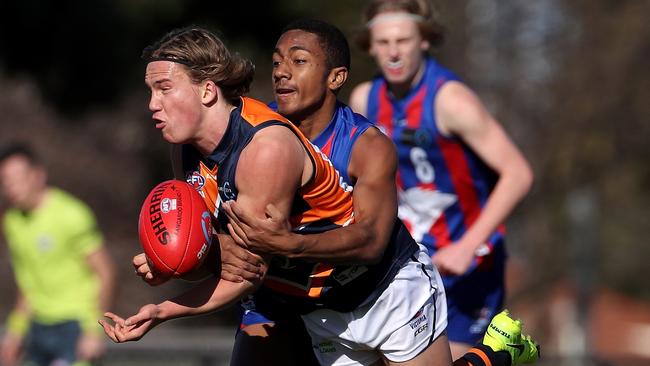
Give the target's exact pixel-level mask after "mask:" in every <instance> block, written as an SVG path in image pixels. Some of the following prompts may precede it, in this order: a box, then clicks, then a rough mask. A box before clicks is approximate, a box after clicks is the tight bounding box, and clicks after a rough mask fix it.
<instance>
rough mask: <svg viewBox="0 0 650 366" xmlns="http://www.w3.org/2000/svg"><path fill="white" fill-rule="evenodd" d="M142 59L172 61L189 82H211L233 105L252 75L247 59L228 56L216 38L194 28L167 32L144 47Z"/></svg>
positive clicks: (246, 89) (252, 69)
mask: <svg viewBox="0 0 650 366" xmlns="http://www.w3.org/2000/svg"><path fill="white" fill-rule="evenodd" d="M142 58H143V59H145V60H146V61H148V62H152V61H172V62H176V63H179V64H182V65H184V66H185V67H186V68H187V70H188V74H189V76H190V78H191V79H192V81H193V82H195V83H200V82H202V81H205V80H212V81H213V82H214V83H215V84H216V85H217V86H219V87H220V88H221V91H222V93H223V94H224V97H225V98H226V99H227V100H228V101H230V102H231V103H233V104H234V103H237V101H238V99H239V97H241V96H242V95H244V94H246V93H247V92H248V91H249V90H250V84H251V83H252V81H253V75H254V73H255V66H254V65H253V63H252V62H251V61H250V60H248V59H245V58H242V57H241V56H240V55H239V54H237V53H235V54H232V53H230V51H229V50H228V48H227V47H226V46H225V45H224V43H223V42H222V41H221V39H219V37H217V36H216V35H215V34H213V33H212V32H210V31H208V30H206V29H202V28H198V27H188V28H182V29H177V30H173V31H171V32H169V33H168V34H166V35H165V36H164V37H163V38H161V39H160V40H159V41H158V42H156V43H154V44H153V45H151V46H148V47H147V48H145V49H144V51H143V53H142Z"/></svg>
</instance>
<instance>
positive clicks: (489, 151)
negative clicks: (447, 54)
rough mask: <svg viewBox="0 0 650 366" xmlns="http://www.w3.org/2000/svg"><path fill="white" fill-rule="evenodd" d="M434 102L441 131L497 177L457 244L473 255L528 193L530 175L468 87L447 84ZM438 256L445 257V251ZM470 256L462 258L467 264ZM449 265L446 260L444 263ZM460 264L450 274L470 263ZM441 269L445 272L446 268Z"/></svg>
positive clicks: (506, 138) (513, 146)
mask: <svg viewBox="0 0 650 366" xmlns="http://www.w3.org/2000/svg"><path fill="white" fill-rule="evenodd" d="M435 103H436V111H437V114H436V119H437V121H438V127H439V128H440V130H441V132H443V133H446V134H450V135H451V134H453V135H456V136H458V137H460V138H461V139H462V140H463V141H464V142H465V143H467V144H468V145H469V146H470V148H471V149H472V150H473V151H474V152H475V153H476V154H477V155H478V156H479V157H480V158H481V159H482V160H483V161H484V162H485V163H486V164H487V165H488V166H489V167H491V168H492V169H493V170H494V171H495V172H496V173H497V174H498V175H499V178H498V181H497V183H496V186H495V187H494V190H493V191H492V193H491V194H490V197H489V198H488V200H487V202H486V204H485V206H484V208H483V211H482V212H481V214H480V215H479V217H478V219H477V220H476V222H475V223H474V224H473V225H472V226H471V227H470V228H469V229H468V230H467V232H466V233H465V235H464V236H463V237H462V238H461V239H460V240H459V243H458V244H460V245H459V246H458V248H457V249H458V250H463V251H465V252H466V253H471V256H473V253H474V252H475V251H476V249H477V248H478V247H479V246H480V245H481V244H483V243H485V241H486V240H487V238H488V237H489V235H490V234H491V233H493V232H494V230H496V228H497V227H498V226H499V225H500V224H501V223H503V222H504V221H505V219H506V218H507V216H508V215H509V214H510V212H512V210H513V209H514V207H515V205H516V204H517V203H518V202H519V201H520V200H521V199H522V198H523V197H524V195H525V194H526V193H527V192H528V191H529V190H530V187H531V185H532V181H533V174H532V171H531V169H530V166H529V165H528V162H527V161H526V159H525V158H524V157H523V155H522V154H521V152H520V151H519V149H518V148H517V147H516V146H515V144H514V143H513V142H512V140H511V139H510V138H509V137H508V135H507V134H506V132H505V131H504V130H503V128H502V127H501V125H500V124H499V123H498V122H497V121H496V120H495V119H494V118H493V117H492V116H491V115H490V114H489V112H488V111H487V110H486V108H485V107H484V106H483V104H482V103H481V101H480V100H479V99H478V97H477V96H476V95H475V94H474V93H473V92H472V91H471V90H469V88H467V87H466V86H464V85H463V84H461V83H459V82H449V83H447V84H445V85H444V86H443V87H442V88H441V90H440V92H439V94H438V97H437V98H436V102H435ZM450 250H451V247H450ZM440 254H441V255H444V251H441V253H440ZM471 256H470V254H467V255H464V257H465V258H468V259H469V261H471ZM435 258H436V257H435V256H434V262H435ZM451 262H453V260H451V258H449V261H447V263H451ZM462 262H463V263H464V267H465V268H456V270H454V269H453V268H452V269H451V271H452V272H453V273H458V272H460V273H462V272H464V270H466V269H467V267H468V266H469V264H470V263H469V262H468V260H467V259H466V260H464V261H462ZM436 264H439V263H436ZM442 267H443V268H441V270H443V271H444V267H445V266H444V265H443V266H442Z"/></svg>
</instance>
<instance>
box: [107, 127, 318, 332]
mask: <svg viewBox="0 0 650 366" xmlns="http://www.w3.org/2000/svg"><path fill="white" fill-rule="evenodd" d="M307 163H309V164H310V162H309V160H308V158H307V157H306V153H305V151H304V150H303V147H302V146H301V145H300V143H299V142H298V141H297V139H296V137H295V135H293V133H292V132H291V131H289V130H288V129H286V128H284V127H269V128H266V129H264V130H263V131H261V132H258V133H257V134H256V136H255V137H254V138H253V140H252V141H251V143H250V144H249V145H248V147H246V148H245V149H244V150H243V151H242V153H241V155H240V158H239V162H238V165H237V174H236V177H235V179H236V183H235V184H236V187H237V189H238V191H239V193H238V196H237V202H238V203H240V204H241V205H242V207H245V208H246V209H248V210H251V212H254V213H255V214H258V215H263V212H264V211H263V209H264V207H266V205H267V204H274V205H276V206H277V207H279V208H280V209H281V210H283V211H282V212H284V213H288V212H289V209H290V207H291V204H292V203H293V197H294V195H295V192H296V190H297V189H298V188H299V187H300V186H301V184H302V180H307V179H309V177H308V176H309V174H304V170H305V165H306V164H307ZM262 182H263V184H262ZM217 235H218V237H219V240H221V239H223V238H224V237H225V236H226V234H217ZM260 283H261V280H260V281H255V282H249V281H244V282H238V283H235V282H230V281H225V280H220V279H218V278H215V277H211V278H208V279H207V280H204V281H203V282H201V283H200V284H199V285H198V286H196V287H194V288H193V289H191V290H189V291H187V292H185V293H183V294H182V295H180V296H177V297H175V298H172V299H169V300H166V301H163V302H162V303H160V304H157V305H155V304H148V305H145V306H143V307H142V308H140V310H139V312H138V313H137V314H136V315H134V316H132V317H129V318H127V319H123V318H122V317H120V316H118V315H116V314H113V313H110V312H109V313H106V314H105V316H106V317H108V318H109V319H111V320H112V321H113V324H109V323H108V322H106V321H105V320H100V324H101V325H102V326H103V328H104V332H105V333H106V334H107V335H108V336H109V337H110V338H111V339H112V340H113V341H115V342H127V341H136V340H139V339H140V338H142V336H144V335H145V334H146V333H147V332H148V331H149V330H150V329H152V328H153V327H155V326H156V325H158V324H160V323H162V322H164V321H167V320H170V319H175V318H179V317H186V316H192V315H198V314H204V313H208V312H212V311H217V310H220V309H223V308H225V307H227V306H229V305H231V304H232V303H234V302H235V301H237V300H239V299H240V298H242V297H243V296H245V295H247V294H249V293H251V292H253V291H254V290H255V288H256V287H257V286H258V285H259V284H260Z"/></svg>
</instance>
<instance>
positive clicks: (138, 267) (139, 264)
mask: <svg viewBox="0 0 650 366" xmlns="http://www.w3.org/2000/svg"><path fill="white" fill-rule="evenodd" d="M132 263H133V267H135V274H137V275H138V276H139V277H140V278H142V280H143V281H144V282H146V283H148V284H149V285H150V286H158V285H160V284H163V283H165V282H167V281H169V279H170V278H171V277H168V276H164V275H162V274H160V273H157V272H155V271H153V270H152V268H153V267H151V266H149V262H148V261H147V256H146V255H145V254H144V253H140V254H138V255H136V256H135V257H133V261H132Z"/></svg>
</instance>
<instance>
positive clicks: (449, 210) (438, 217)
mask: <svg viewBox="0 0 650 366" xmlns="http://www.w3.org/2000/svg"><path fill="white" fill-rule="evenodd" d="M450 80H458V77H457V76H456V75H454V74H453V73H452V72H451V71H449V70H447V69H445V68H443V67H442V66H440V65H438V64H437V63H436V62H435V61H434V60H433V59H432V58H429V57H427V58H426V69H425V72H424V76H423V77H422V80H420V82H419V83H418V84H417V85H416V86H414V87H413V88H411V90H410V91H409V93H408V94H407V95H406V96H405V97H404V98H401V99H397V98H395V97H394V96H393V95H392V94H391V93H390V91H389V90H388V86H387V84H386V80H385V79H384V78H383V77H381V76H379V77H377V78H375V79H374V80H373V81H372V86H371V89H370V93H369V96H368V106H367V111H366V115H367V116H368V119H369V120H370V121H372V122H375V123H376V124H377V125H378V126H379V128H380V129H382V131H384V133H386V135H388V136H389V137H390V138H391V139H392V140H393V142H394V143H395V145H396V147H397V152H398V157H399V163H398V164H399V169H398V175H397V184H398V192H399V216H400V218H401V219H402V220H403V221H404V224H405V225H406V226H407V227H408V228H409V231H410V232H411V234H412V235H413V238H414V239H415V240H416V241H417V242H419V243H421V244H423V245H424V246H426V247H427V249H428V250H429V254H431V255H433V254H435V252H436V250H437V249H439V248H443V247H445V246H447V245H451V244H453V243H454V242H455V241H457V240H458V239H460V238H461V237H462V236H463V235H464V234H465V232H466V231H467V229H468V228H469V227H470V226H471V225H472V224H473V223H474V222H475V221H476V219H477V218H478V216H479V214H480V213H481V211H482V209H483V206H484V205H485V203H486V201H487V199H488V197H489V195H490V193H491V192H492V190H493V189H494V186H495V184H496V181H497V178H498V176H497V174H496V173H495V172H494V171H493V170H492V169H491V168H490V167H488V166H487V165H486V164H485V163H484V162H483V161H482V160H481V159H480V158H479V157H478V156H477V155H476V154H475V153H474V152H473V151H472V149H471V148H470V147H469V146H467V145H466V144H465V143H464V142H463V141H462V140H461V139H460V138H458V137H455V136H445V135H443V134H441V133H440V131H439V130H438V128H437V125H436V120H435V115H436V114H435V110H434V108H435V107H434V106H435V104H434V101H435V98H436V96H437V94H438V91H439V90H440V88H441V87H442V86H443V85H444V84H445V83H446V82H448V81H450ZM504 234H505V229H504V227H503V225H501V226H500V227H499V228H498V229H497V230H496V231H495V232H494V233H492V234H491V235H490V236H489V237H488V240H487V242H486V243H485V244H486V245H485V246H482V247H481V248H480V250H479V252H478V253H477V256H476V257H475V260H474V261H473V263H472V267H471V268H470V270H469V271H468V275H471V274H475V276H476V277H477V281H478V282H479V283H474V282H472V283H470V282H469V280H467V278H466V276H443V281H444V285H445V289H446V291H447V299H448V303H449V320H450V328H449V331H450V334H449V335H450V340H455V341H456V340H457V341H466V342H467V343H470V344H472V343H475V341H474V340H475V339H476V338H473V337H474V336H473V335H472V336H471V337H469V338H462V337H461V338H458V339H454V338H453V336H454V333H453V332H454V330H453V326H454V324H453V317H454V312H455V311H456V310H458V309H456V308H455V307H454V304H455V302H456V301H457V302H458V303H462V300H460V298H462V299H463V300H465V299H467V301H470V299H471V298H476V297H478V298H481V297H485V296H491V299H490V300H488V302H489V303H490V304H487V306H488V307H492V308H495V309H496V308H499V307H500V306H501V301H502V296H503V288H502V287H503V278H502V277H503V266H504V261H505V248H504ZM478 277H481V279H478ZM456 285H457V286H456ZM481 287H482V289H481ZM456 295H458V296H456ZM481 301H483V300H478V302H476V301H474V302H472V304H471V305H467V306H465V305H463V306H462V308H463V309H473V310H472V311H476V312H477V313H479V312H482V311H483V308H482V307H481V306H482V305H485V304H482V303H481ZM477 307H478V309H477ZM461 311H463V310H461ZM483 313H484V315H486V316H481V317H479V316H477V319H478V320H477V322H479V323H480V324H479V325H480V326H476V327H475V329H477V330H478V332H480V333H481V334H482V332H484V328H483V325H485V326H487V323H485V324H483V323H484V320H486V319H484V318H485V317H487V316H489V313H488V312H483ZM493 315H494V314H493ZM469 317H470V318H473V317H474V315H471V316H469ZM487 321H488V322H489V318H488V319H487ZM471 326H472V325H468V326H467V327H466V328H469V327H471ZM481 329H482V332H481V331H480V330H481ZM478 332H477V333H476V334H479V333H478ZM470 340H471V341H470Z"/></svg>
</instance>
